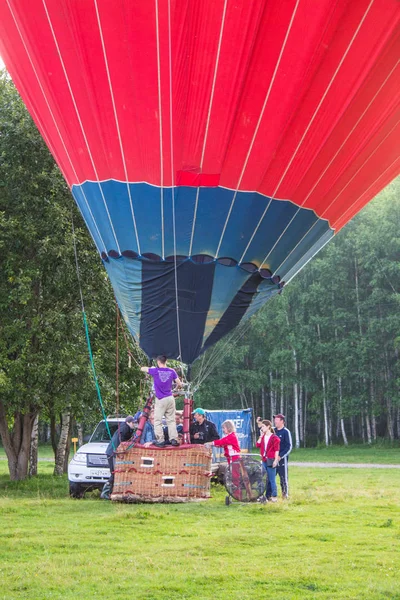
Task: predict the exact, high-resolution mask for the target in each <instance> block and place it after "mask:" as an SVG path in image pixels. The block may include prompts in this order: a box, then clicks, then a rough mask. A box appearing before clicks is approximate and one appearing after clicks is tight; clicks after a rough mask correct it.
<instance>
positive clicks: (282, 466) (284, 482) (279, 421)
mask: <svg viewBox="0 0 400 600" xmlns="http://www.w3.org/2000/svg"><path fill="white" fill-rule="evenodd" d="M274 423H275V435H277V436H278V438H279V439H280V441H281V443H280V448H279V463H278V467H277V469H276V472H277V474H278V475H279V479H280V480H281V490H282V498H289V477H288V460H289V454H290V452H291V451H292V447H293V446H292V435H291V433H290V431H289V429H287V428H286V427H285V416H284V415H282V414H281V413H279V414H278V415H274Z"/></svg>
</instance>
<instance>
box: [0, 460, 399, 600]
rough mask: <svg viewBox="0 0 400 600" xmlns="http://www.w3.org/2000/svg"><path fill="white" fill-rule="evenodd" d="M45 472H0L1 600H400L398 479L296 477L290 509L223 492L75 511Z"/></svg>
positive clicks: (354, 474) (43, 467)
mask: <svg viewBox="0 0 400 600" xmlns="http://www.w3.org/2000/svg"><path fill="white" fill-rule="evenodd" d="M332 456H333V455H332ZM296 459H297V456H296ZM330 460H337V458H334V459H332V458H331V459H330ZM356 462H366V461H364V460H362V461H361V460H360V461H359V460H358V459H357V461H356ZM375 462H381V459H380V458H379V460H376V461H375ZM39 468H40V474H39V476H38V477H36V478H33V479H31V480H29V481H23V482H10V481H9V478H8V472H7V463H6V461H4V460H1V461H0V522H1V525H2V526H1V528H0V536H1V538H2V539H1V543H0V581H1V584H2V585H1V588H0V599H1V600H17V599H18V600H19V599H23V598H29V599H30V600H47V599H51V600H55V599H57V600H58V599H60V600H61V598H62V599H67V600H72V599H75V598H80V600H91V599H92V598H96V599H106V598H107V599H108V598H110V597H111V598H115V599H125V598H135V599H137V600H178V599H179V600H192V599H193V600H194V599H197V600H209V599H212V600H214V599H215V600H217V599H220V598H221V599H223V600H225V599H229V600H250V599H251V600H257V599H260V600H261V599H263V600H264V599H265V598H268V599H269V598H271V599H272V598H274V599H275V598H276V599H285V600H290V599H307V600H309V599H314V598H315V599H331V598H338V599H342V598H343V599H364V598H368V599H369V600H375V599H376V600H377V599H381V600H384V599H385V600H386V599H400V581H399V577H398V570H399V566H400V559H399V552H398V549H399V544H400V505H399V490H400V470H398V471H397V470H375V471H374V470H373V469H318V468H310V469H307V468H304V467H303V468H296V467H292V469H291V471H290V484H291V500H289V501H288V502H282V501H279V503H278V504H277V505H270V504H268V505H266V506H260V505H257V504H248V505H245V504H239V503H234V504H232V505H231V506H229V507H226V506H225V504H224V498H225V490H224V488H223V487H222V486H218V485H216V486H214V487H213V490H212V494H213V498H212V499H211V500H210V501H207V502H206V503H202V504H185V505H164V506H163V505H121V504H113V503H111V502H105V501H101V500H99V499H98V494H97V493H93V494H91V495H88V496H87V497H86V499H84V500H71V499H69V498H68V495H67V490H68V484H67V480H66V478H65V477H63V478H54V477H52V470H53V465H52V463H50V462H41V463H40V464H39Z"/></svg>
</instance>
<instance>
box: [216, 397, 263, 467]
mask: <svg viewBox="0 0 400 600" xmlns="http://www.w3.org/2000/svg"><path fill="white" fill-rule="evenodd" d="M252 412H253V410H252V409H251V408H246V409H245V410H206V419H208V420H209V421H212V422H213V423H214V424H215V425H216V427H217V430H218V433H219V435H220V437H223V433H222V423H223V422H224V421H227V420H230V421H233V423H234V425H235V427H236V435H237V437H238V440H239V445H240V448H241V450H247V451H248V452H251V449H252V447H253V440H252V435H251V418H252ZM218 450H220V449H219V448H214V452H213V460H214V459H215V458H217V454H220V452H219V453H218V452H216V451H218ZM214 453H215V455H216V456H214ZM222 455H223V451H222Z"/></svg>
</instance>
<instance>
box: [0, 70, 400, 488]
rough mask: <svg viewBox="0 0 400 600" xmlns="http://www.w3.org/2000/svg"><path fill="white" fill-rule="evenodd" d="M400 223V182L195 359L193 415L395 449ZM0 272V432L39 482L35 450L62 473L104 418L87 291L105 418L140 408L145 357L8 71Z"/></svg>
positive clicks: (0, 162) (19, 472) (0, 165)
mask: <svg viewBox="0 0 400 600" xmlns="http://www.w3.org/2000/svg"><path fill="white" fill-rule="evenodd" d="M399 226H400V181H399V180H397V181H395V182H393V183H392V184H391V185H390V186H389V187H388V188H386V189H385V190H384V191H383V192H382V193H381V194H380V195H379V196H378V197H377V198H376V199H375V200H374V201H373V202H371V203H370V204H369V205H368V206H367V207H366V208H365V209H364V210H363V211H362V213H360V214H359V215H358V216H357V217H356V218H355V219H353V220H352V221H351V222H350V223H349V224H348V225H347V226H346V227H345V228H344V230H343V231H341V232H340V234H339V235H338V236H337V237H336V238H335V239H334V240H333V241H332V242H331V243H330V244H328V246H327V247H326V248H325V249H324V250H322V251H321V252H320V253H319V254H318V256H317V257H315V258H314V259H313V260H312V261H311V262H310V263H309V264H308V265H307V266H306V267H305V268H304V270H303V271H302V272H301V273H300V274H299V276H297V277H296V278H295V280H294V281H292V282H290V284H289V285H287V287H285V289H284V291H283V293H282V294H281V295H279V296H278V297H276V298H274V299H273V300H271V301H270V302H269V303H267V305H266V306H265V307H264V308H263V309H262V310H261V311H259V312H258V313H257V314H256V315H255V316H254V317H253V318H252V319H250V320H249V322H248V323H246V324H244V326H243V327H242V328H240V329H239V330H238V332H236V333H235V334H233V336H229V337H228V338H227V339H225V340H222V341H221V342H220V344H219V345H217V346H216V347H215V349H214V350H211V352H210V355H206V356H205V357H204V359H203V358H202V359H200V360H199V361H198V364H197V366H196V368H195V369H194V375H195V377H197V379H199V380H202V379H204V383H203V384H202V386H201V388H200V389H199V390H198V392H197V393H196V395H195V402H196V405H197V406H200V405H201V406H203V407H204V408H209V409H213V408H223V409H228V408H234V409H239V408H243V407H244V408H246V407H251V408H253V414H254V417H256V416H257V415H261V416H263V417H265V418H270V417H271V415H273V414H274V413H275V412H283V413H284V414H285V415H286V417H287V425H288V427H289V428H290V429H291V430H292V433H293V438H294V442H295V444H296V446H297V447H300V446H315V445H318V444H326V445H330V444H332V443H343V444H347V443H349V441H350V442H359V441H363V442H365V443H366V444H372V443H374V442H375V441H377V440H378V439H379V438H388V440H389V441H391V442H394V443H396V440H398V439H399V438H400V393H399V383H400V373H399V360H398V358H399V350H400V302H399V299H400V293H399V292H400V236H399ZM73 227H74V233H73ZM74 239H75V244H76V249H77V254H78V261H79V273H78V272H77V268H76V263H75V255H74ZM0 272H1V278H0V436H1V441H2V445H3V446H4V449H5V451H6V454H7V458H8V466H9V471H10V477H11V479H23V478H25V477H27V475H28V474H31V475H32V474H35V472H36V470H37V443H38V440H39V441H42V442H48V441H50V442H51V444H52V446H53V449H54V452H55V457H56V460H55V472H56V473H59V474H61V473H62V472H64V471H65V469H66V466H67V464H68V458H69V448H70V440H71V438H72V437H73V436H74V435H77V436H79V438H80V441H82V438H83V435H84V434H86V433H90V432H91V430H92V429H93V426H94V424H96V422H97V421H98V420H99V419H101V418H102V412H101V410H100V405H99V401H98V398H97V393H96V387H95V384H94V381H93V374H92V369H91V365H90V362H89V360H88V350H87V345H86V339H85V330H84V325H83V320H82V314H83V313H82V304H81V296H80V286H81V289H82V295H83V298H84V303H85V313H86V316H87V319H88V324H89V330H90V339H91V344H92V352H93V358H94V363H95V365H96V370H97V377H98V383H99V387H100V389H101V394H102V400H103V403H104V409H105V411H106V413H115V412H116V410H119V412H120V413H124V414H128V413H132V412H134V411H136V410H137V408H138V407H140V406H141V405H142V403H143V400H144V397H145V392H146V383H145V381H144V379H143V376H142V375H141V374H140V372H139V369H138V366H139V364H140V362H141V361H143V356H142V355H141V354H140V352H138V350H137V349H136V348H135V347H134V345H133V343H132V341H131V340H130V339H129V336H128V334H127V333H126V331H125V330H124V328H123V324H122V323H121V322H120V320H119V317H118V312H117V310H116V303H115V299H114V296H113V292H112V289H111V286H110V284H109V282H108V280H107V277H106V272H105V270H104V268H103V265H102V262H101V259H100V258H99V257H98V256H97V253H96V250H95V247H94V244H93V242H92V240H91V239H90V236H89V234H88V233H87V230H86V228H85V225H84V223H83V221H82V219H81V217H80V215H79V213H78V210H77V208H76V207H75V204H74V202H73V199H72V197H71V194H70V192H69V190H68V188H67V186H66V184H65V182H64V180H63V178H62V176H61V174H60V172H59V170H58V168H57V166H56V165H55V163H54V160H53V159H52V157H51V155H50V154H49V152H48V150H47V148H46V146H45V144H44V142H43V141H42V139H41V137H40V135H39V133H38V131H37V130H36V127H35V125H34V124H33V122H32V120H31V118H30V116H29V114H28V113H27V111H26V109H25V107H24V105H23V104H22V102H21V100H20V98H19V96H18V94H17V92H16V90H15V88H14V86H13V84H12V82H11V81H10V79H9V78H8V76H7V74H6V73H5V72H3V73H2V74H0ZM78 274H79V281H78ZM79 283H80V285H79ZM117 341H118V343H117ZM234 342H236V343H234ZM117 378H118V385H116V380H117ZM116 390H117V392H116Z"/></svg>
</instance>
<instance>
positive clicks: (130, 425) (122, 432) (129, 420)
mask: <svg viewBox="0 0 400 600" xmlns="http://www.w3.org/2000/svg"><path fill="white" fill-rule="evenodd" d="M135 424H136V423H135V419H134V417H132V416H129V417H126V419H125V423H121V425H119V426H118V429H117V430H116V431H115V433H114V435H113V436H112V438H111V441H110V443H109V444H108V446H107V449H106V455H107V460H108V466H109V467H110V478H109V480H108V481H107V483H105V484H104V487H103V490H102V492H101V494H100V498H102V499H103V500H109V499H110V494H111V492H112V488H113V485H114V469H115V464H114V463H115V451H116V449H117V448H118V446H119V445H120V443H121V442H127V441H128V440H130V439H131V437H132V433H133V430H134V428H135Z"/></svg>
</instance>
